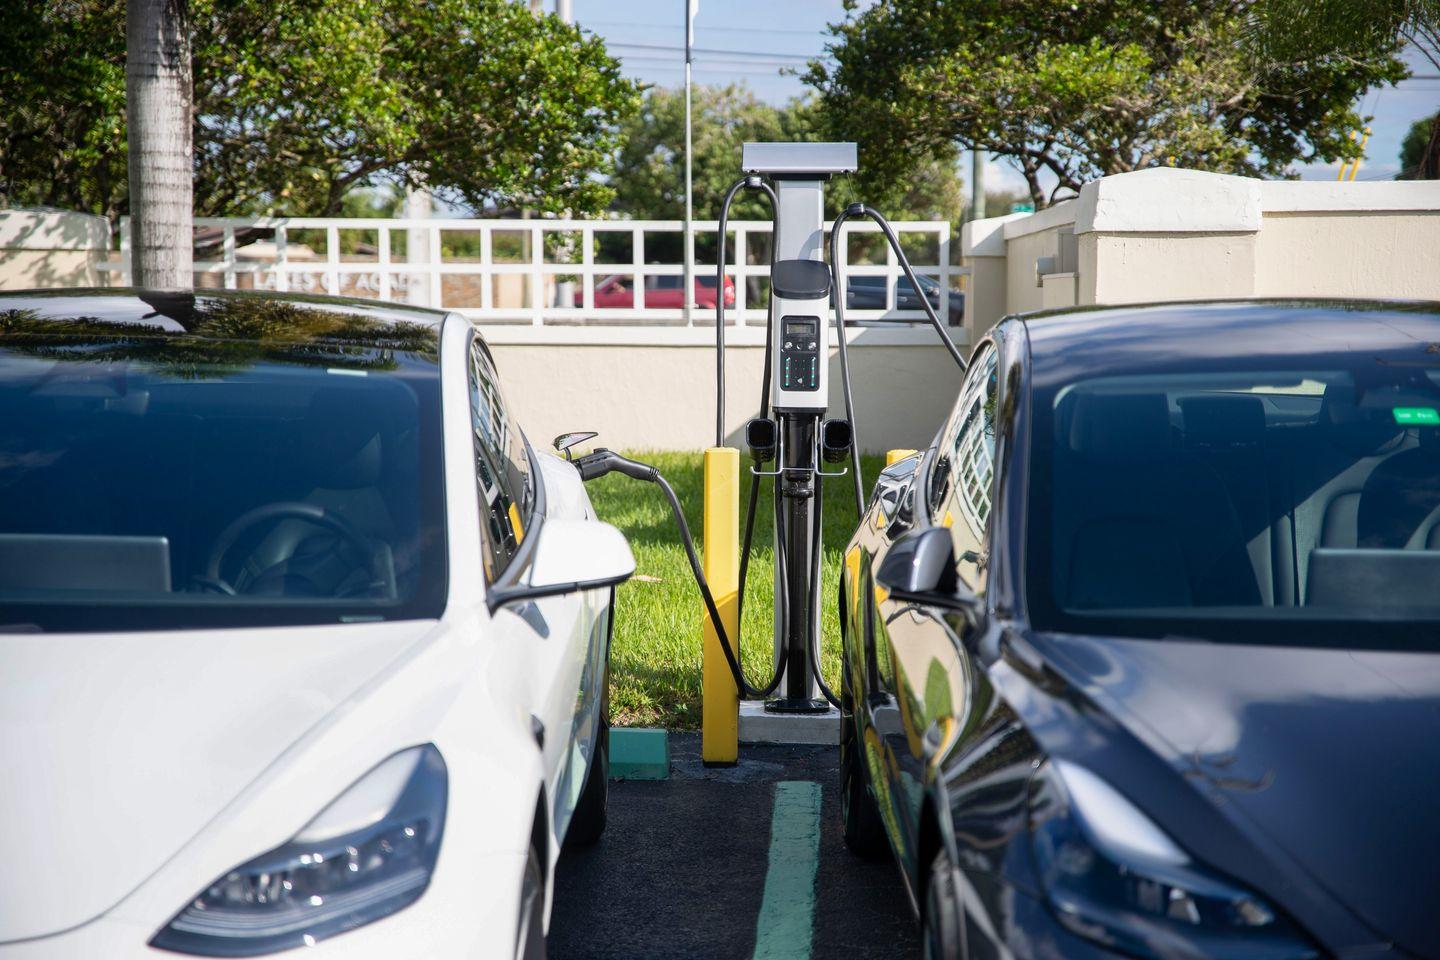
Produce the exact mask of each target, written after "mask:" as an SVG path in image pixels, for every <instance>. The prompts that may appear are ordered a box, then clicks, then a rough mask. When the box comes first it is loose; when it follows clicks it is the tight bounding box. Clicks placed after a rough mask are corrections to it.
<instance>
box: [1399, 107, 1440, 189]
mask: <svg viewBox="0 0 1440 960" xmlns="http://www.w3.org/2000/svg"><path fill="white" fill-rule="evenodd" d="M1395 179H1397V180H1440V113H1437V114H1435V116H1433V117H1424V118H1421V119H1419V120H1416V121H1415V122H1414V123H1412V124H1411V125H1410V130H1409V132H1408V133H1406V134H1405V139H1404V140H1403V141H1402V142H1401V144H1400V172H1399V173H1398V174H1396V177H1395Z"/></svg>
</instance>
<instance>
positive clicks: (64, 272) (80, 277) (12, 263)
mask: <svg viewBox="0 0 1440 960" xmlns="http://www.w3.org/2000/svg"><path fill="white" fill-rule="evenodd" d="M109 243H110V222H109V221H108V220H106V219H105V218H104V217H96V216H92V215H90V214H88V213H75V212H73V211H69V210H52V209H49V208H33V209H32V208H21V209H11V210H0V290H25V289H31V288H39V287H93V286H99V285H101V284H102V283H103V282H104V281H103V279H102V277H101V272H100V271H99V270H98V269H96V266H95V265H96V264H97V263H98V262H99V261H100V260H102V259H103V258H104V257H105V251H106V250H107V248H108V246H109Z"/></svg>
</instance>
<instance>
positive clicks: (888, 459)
mask: <svg viewBox="0 0 1440 960" xmlns="http://www.w3.org/2000/svg"><path fill="white" fill-rule="evenodd" d="M918 452H919V451H918V450H886V451H885V466H887V467H888V466H891V465H892V464H895V463H899V462H900V461H901V460H904V459H905V458H906V457H913V456H914V455H915V454H916V453H918Z"/></svg>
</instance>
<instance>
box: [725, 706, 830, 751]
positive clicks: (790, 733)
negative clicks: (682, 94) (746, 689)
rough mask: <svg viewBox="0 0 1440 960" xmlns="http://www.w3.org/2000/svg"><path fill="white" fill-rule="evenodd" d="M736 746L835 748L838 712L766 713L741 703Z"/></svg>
mask: <svg viewBox="0 0 1440 960" xmlns="http://www.w3.org/2000/svg"><path fill="white" fill-rule="evenodd" d="M740 742H741V743H820V744H827V745H833V744H838V743H839V742H840V711H839V710H836V709H835V708H834V707H831V708H830V709H829V710H828V711H826V712H825V713H766V712H765V704H763V703H760V702H759V701H754V700H742V701H741V702H740Z"/></svg>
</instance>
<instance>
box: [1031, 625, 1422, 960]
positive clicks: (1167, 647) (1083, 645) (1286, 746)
mask: <svg viewBox="0 0 1440 960" xmlns="http://www.w3.org/2000/svg"><path fill="white" fill-rule="evenodd" d="M1046 642H1047V644H1051V645H1053V647H1052V649H1053V650H1054V651H1055V653H1057V654H1058V657H1057V658H1056V659H1057V665H1058V666H1060V667H1061V669H1062V672H1065V673H1068V674H1070V675H1071V679H1072V681H1076V682H1078V683H1079V684H1081V685H1082V686H1083V687H1084V688H1087V689H1088V690H1090V691H1091V693H1092V695H1095V696H1096V697H1097V699H1100V700H1101V701H1102V702H1103V701H1106V700H1108V703H1105V706H1106V708H1107V711H1108V712H1110V713H1111V714H1112V715H1114V716H1115V717H1116V718H1117V719H1119V720H1120V721H1121V722H1122V723H1125V724H1127V725H1128V726H1130V727H1131V729H1132V730H1133V731H1135V732H1136V733H1137V734H1138V735H1140V736H1141V738H1142V739H1147V740H1150V741H1151V742H1153V737H1145V736H1144V734H1143V733H1142V732H1141V731H1139V730H1137V729H1136V725H1137V724H1139V725H1143V726H1144V727H1147V728H1149V731H1150V732H1152V733H1153V734H1155V735H1158V736H1159V737H1160V738H1161V739H1162V740H1163V741H1164V742H1165V743H1167V744H1168V745H1169V746H1170V747H1171V748H1173V753H1172V754H1171V756H1170V757H1169V759H1170V761H1171V763H1172V764H1173V765H1174V766H1175V767H1176V769H1177V770H1180V771H1181V772H1183V773H1185V774H1186V775H1187V776H1191V777H1201V778H1204V780H1206V781H1208V782H1209V783H1210V784H1213V785H1215V786H1216V787H1219V788H1220V789H1221V791H1223V792H1222V796H1223V797H1224V801H1225V804H1226V805H1231V806H1233V807H1234V808H1235V809H1236V810H1237V811H1238V812H1239V813H1240V814H1241V815H1242V817H1243V818H1244V819H1246V820H1249V821H1250V823H1251V824H1252V825H1253V826H1255V827H1258V828H1259V829H1260V830H1262V831H1264V832H1265V833H1267V834H1268V835H1269V837H1270V838H1271V839H1272V840H1274V841H1275V842H1277V843H1278V844H1279V845H1280V846H1281V847H1283V848H1284V849H1285V851H1286V852H1287V853H1288V854H1289V855H1290V856H1291V857H1292V858H1293V859H1294V860H1295V861H1296V862H1298V863H1299V864H1301V865H1302V866H1303V867H1304V868H1305V869H1306V870H1307V871H1309V873H1310V874H1311V876H1312V877H1313V878H1315V880H1317V881H1318V882H1319V883H1320V884H1321V885H1322V886H1324V887H1326V888H1327V889H1328V890H1329V891H1330V892H1331V894H1333V895H1335V896H1336V897H1338V898H1339V899H1340V900H1341V901H1343V902H1344V903H1346V904H1348V905H1349V906H1350V908H1351V909H1352V910H1354V911H1355V913H1356V914H1357V915H1358V916H1359V917H1360V918H1361V919H1363V920H1364V921H1365V922H1366V923H1368V924H1369V925H1370V926H1371V927H1372V928H1374V929H1375V931H1376V932H1377V933H1379V934H1381V935H1382V936H1383V937H1384V938H1386V939H1390V940H1393V941H1395V942H1396V943H1398V944H1399V945H1400V946H1402V947H1405V948H1407V949H1408V950H1410V951H1412V952H1415V953H1419V954H1421V955H1423V956H1425V957H1429V958H1432V960H1433V958H1440V924H1437V923H1436V921H1435V918H1436V916H1437V915H1440V880H1437V873H1436V868H1435V856H1436V852H1437V851H1440V816H1437V815H1436V803H1437V798H1436V792H1435V786H1436V784H1437V783H1440V777H1437V762H1436V753H1435V747H1434V745H1435V744H1436V743H1437V742H1440V655H1436V654H1426V653H1407V652H1374V651H1357V650H1331V649H1324V650H1322V649H1303V648H1295V647H1265V646H1250V645H1239V644H1221V643H1204V642H1189V641H1177V640H1163V641H1160V640H1108V639H1093V638H1084V637H1073V636H1068V637H1053V636H1052V637H1048V638H1046Z"/></svg>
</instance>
